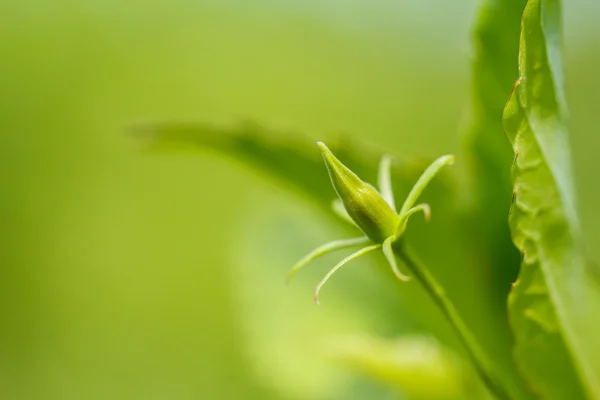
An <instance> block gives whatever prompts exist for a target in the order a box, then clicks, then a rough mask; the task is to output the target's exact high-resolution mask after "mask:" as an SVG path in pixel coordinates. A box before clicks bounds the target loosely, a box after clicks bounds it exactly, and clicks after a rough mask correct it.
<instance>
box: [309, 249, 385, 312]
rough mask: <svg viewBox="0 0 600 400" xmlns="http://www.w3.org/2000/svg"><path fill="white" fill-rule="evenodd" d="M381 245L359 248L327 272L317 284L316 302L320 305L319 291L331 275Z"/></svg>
mask: <svg viewBox="0 0 600 400" xmlns="http://www.w3.org/2000/svg"><path fill="white" fill-rule="evenodd" d="M380 247H381V245H380V244H374V245H371V246H367V247H364V248H362V249H360V250H358V251H357V252H356V253H353V254H351V255H349V256H348V257H346V258H344V259H343V260H342V261H340V262H339V263H338V264H337V265H336V266H335V267H333V268H332V269H331V270H330V271H329V272H328V273H327V275H325V277H324V278H323V279H322V280H321V282H319V284H318V285H317V288H316V289H315V295H314V297H313V299H314V301H315V303H316V304H317V305H319V292H320V291H321V288H322V287H323V285H325V283H327V281H328V280H329V278H331V276H332V275H333V274H335V273H336V271H337V270H339V269H340V268H342V267H343V266H344V265H346V264H347V263H348V262H349V261H352V260H354V259H356V258H359V257H361V256H364V255H365V254H367V253H369V252H371V251H373V250H377V249H378V248H380Z"/></svg>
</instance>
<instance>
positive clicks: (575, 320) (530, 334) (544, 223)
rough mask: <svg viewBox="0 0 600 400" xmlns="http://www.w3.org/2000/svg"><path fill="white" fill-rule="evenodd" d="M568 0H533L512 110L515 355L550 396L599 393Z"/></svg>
mask: <svg viewBox="0 0 600 400" xmlns="http://www.w3.org/2000/svg"><path fill="white" fill-rule="evenodd" d="M560 18H561V13H560V4H559V2H558V1H556V0H531V1H530V2H529V3H528V5H527V7H526V10H525V13H524V15H523V22H522V34H521V49H520V55H519V72H520V80H519V81H518V82H517V84H516V85H515V89H514V91H513V94H512V95H511V97H510V99H509V102H508V104H507V106H506V109H505V112H504V127H505V131H506V133H507V136H508V137H509V140H510V141H511V143H512V144H513V147H514V149H515V154H516V156H515V162H514V165H513V184H514V200H513V206H512V208H511V212H510V216H509V221H510V228H511V232H512V236H513V241H514V243H515V245H516V246H517V247H518V248H519V249H520V250H521V252H522V254H523V260H522V264H521V271H520V274H519V279H518V281H517V282H516V283H515V285H514V289H513V291H512V292H511V294H510V296H509V312H510V322H511V325H512V327H513V330H514V332H515V337H516V347H515V358H516V361H517V363H518V364H519V366H520V369H521V371H522V372H523V374H524V375H525V376H526V377H527V378H528V379H529V381H530V383H531V385H532V387H533V388H534V390H536V392H538V393H540V395H541V397H542V398H544V399H581V398H591V399H598V398H600V373H599V371H600V346H599V345H598V343H599V338H600V320H599V319H598V318H597V315H598V310H600V283H599V281H598V275H597V271H596V270H594V269H593V267H592V264H591V263H589V262H588V261H587V257H586V254H585V252H584V249H583V247H584V244H583V239H582V234H581V231H580V226H579V221H578V217H577V213H576V208H575V203H576V200H575V195H574V190H573V184H572V182H573V178H572V173H571V160H570V152H569V146H568V137H567V130H566V127H565V113H566V110H565V98H564V88H563V82H562V71H561V60H560V47H559V45H560V37H561V30H560Z"/></svg>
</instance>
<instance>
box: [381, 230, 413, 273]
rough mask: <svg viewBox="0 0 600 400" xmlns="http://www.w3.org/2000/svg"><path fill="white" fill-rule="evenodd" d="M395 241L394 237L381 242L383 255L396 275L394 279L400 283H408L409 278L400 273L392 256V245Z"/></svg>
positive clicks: (394, 257)
mask: <svg viewBox="0 0 600 400" xmlns="http://www.w3.org/2000/svg"><path fill="white" fill-rule="evenodd" d="M395 240H396V237H395V236H390V237H389V238H387V239H385V241H384V242H383V254H384V255H385V258H386V259H387V261H388V263H389V264H390V267H392V271H394V275H396V277H397V278H398V279H400V280H401V281H402V282H408V281H410V276H406V275H404V274H403V273H402V272H400V268H398V262H397V261H396V256H395V255H394V250H393V249H392V244H394V241H395Z"/></svg>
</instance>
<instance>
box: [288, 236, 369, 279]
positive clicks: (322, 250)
mask: <svg viewBox="0 0 600 400" xmlns="http://www.w3.org/2000/svg"><path fill="white" fill-rule="evenodd" d="M369 243H371V239H369V238H367V237H359V238H352V239H342V240H335V241H333V242H329V243H326V244H324V245H322V246H319V247H317V248H316V249H315V250H313V251H312V252H310V253H309V254H307V255H306V256H304V257H303V258H302V259H301V260H300V261H298V262H297V263H296V265H294V266H293V267H292V269H291V270H290V272H289V273H288V276H287V279H286V282H289V281H290V280H291V279H292V278H293V277H294V275H296V273H297V272H298V271H299V270H300V269H301V268H302V267H304V266H305V265H306V264H308V263H310V262H311V261H314V260H316V259H317V258H319V257H322V256H324V255H326V254H329V253H331V252H333V251H337V250H342V249H347V248H349V247H354V246H361V245H365V244H369Z"/></svg>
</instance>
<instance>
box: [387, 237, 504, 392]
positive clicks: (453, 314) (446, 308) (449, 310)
mask: <svg viewBox="0 0 600 400" xmlns="http://www.w3.org/2000/svg"><path fill="white" fill-rule="evenodd" d="M394 253H395V255H396V257H398V259H400V260H401V261H402V262H403V263H405V264H406V266H407V267H408V268H409V269H410V270H411V272H412V273H413V274H414V275H415V277H416V278H417V279H418V280H419V282H421V284H422V285H423V287H424V288H425V290H426V291H427V292H428V293H429V295H430V296H431V297H432V298H433V300H434V301H435V303H436V304H437V305H438V307H439V308H440V309H441V310H442V312H443V313H444V315H445V316H446V318H447V319H448V322H450V324H451V325H452V327H453V328H454V330H455V331H456V333H457V334H458V337H459V338H460V340H461V342H462V344H463V345H464V347H465V348H466V350H467V353H468V354H469V357H470V358H471V360H472V361H473V364H474V365H475V369H476V370H477V373H478V374H479V376H480V377H481V379H482V380H483V382H484V383H485V384H486V385H487V387H488V388H489V389H490V391H491V392H492V393H493V394H494V395H495V396H496V397H497V398H498V399H502V400H509V399H510V398H511V397H510V395H509V394H508V393H509V392H508V390H507V389H506V388H505V386H504V384H503V382H502V381H501V380H500V379H499V378H498V375H497V373H496V371H494V370H493V368H492V367H491V363H490V362H489V360H488V358H487V356H486V354H485V352H484V351H483V349H482V348H481V346H480V345H479V343H478V342H477V339H476V338H475V336H474V335H473V333H472V332H471V331H470V330H469V328H468V327H467V325H466V324H465V322H464V321H463V319H462V317H461V316H460V314H459V313H458V311H457V310H456V308H455V307H454V304H453V303H452V301H451V300H450V299H449V298H448V297H447V296H446V292H445V291H444V288H443V287H442V285H440V283H439V282H438V281H437V280H436V279H435V277H434V276H433V275H432V274H431V272H429V269H427V267H426V266H425V265H424V264H423V263H422V262H421V261H419V260H418V259H417V258H416V257H415V256H413V255H412V254H410V252H409V251H408V249H407V247H406V244H405V243H404V241H402V240H400V241H398V242H396V243H395V245H394Z"/></svg>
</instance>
